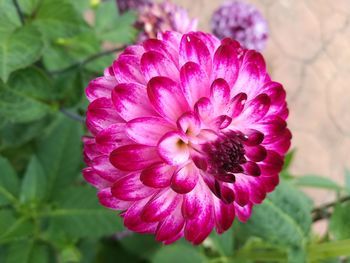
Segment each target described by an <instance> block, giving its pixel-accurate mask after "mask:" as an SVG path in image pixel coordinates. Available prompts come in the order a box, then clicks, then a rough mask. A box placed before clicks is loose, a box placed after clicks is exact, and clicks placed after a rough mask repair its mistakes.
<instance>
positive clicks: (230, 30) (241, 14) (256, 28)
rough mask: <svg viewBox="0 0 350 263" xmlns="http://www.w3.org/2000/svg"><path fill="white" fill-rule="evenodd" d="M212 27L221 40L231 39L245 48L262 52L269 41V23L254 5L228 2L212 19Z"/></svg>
mask: <svg viewBox="0 0 350 263" xmlns="http://www.w3.org/2000/svg"><path fill="white" fill-rule="evenodd" d="M211 27H212V31H213V33H214V35H215V36H217V37H219V38H225V37H231V38H233V39H235V40H237V41H238V42H240V43H241V44H242V45H243V46H244V47H245V48H248V49H255V50H258V51H262V50H263V49H264V48H265V45H266V41H267V39H268V34H269V29H268V25H267V21H266V20H265V18H264V16H263V15H262V14H261V13H260V11H259V10H258V9H257V8H256V7H255V6H253V5H251V4H248V3H245V2H242V1H228V2H226V3H224V4H223V5H222V6H220V8H218V9H217V10H216V11H215V12H214V13H213V16H212V18H211Z"/></svg>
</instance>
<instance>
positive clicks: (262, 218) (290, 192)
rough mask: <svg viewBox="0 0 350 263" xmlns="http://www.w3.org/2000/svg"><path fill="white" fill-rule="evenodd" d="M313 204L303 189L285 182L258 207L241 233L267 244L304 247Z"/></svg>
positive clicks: (240, 227)
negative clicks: (300, 189) (299, 189)
mask: <svg viewBox="0 0 350 263" xmlns="http://www.w3.org/2000/svg"><path fill="white" fill-rule="evenodd" d="M311 210H312V204H311V201H310V199H308V198H307V197H306V196H305V195H304V194H303V193H302V192H300V191H298V190H297V189H295V188H294V187H293V186H292V185H291V184H289V183H287V182H283V181H282V182H281V183H280V185H279V186H278V187H277V188H276V190H275V191H274V192H273V193H271V194H270V195H269V197H268V198H267V199H266V200H265V201H264V202H263V204H261V205H259V206H256V207H255V208H254V210H253V213H252V217H251V218H250V219H249V220H248V222H247V223H246V224H240V225H239V227H238V229H237V230H238V232H239V234H238V236H240V237H244V239H247V238H249V237H251V236H256V237H259V238H261V239H263V240H264V241H265V242H266V243H270V244H275V245H279V246H284V247H294V248H297V249H301V250H303V249H304V248H305V247H304V246H305V244H306V242H307V241H308V239H309V233H310V227H311V223H312V220H311Z"/></svg>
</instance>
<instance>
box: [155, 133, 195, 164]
mask: <svg viewBox="0 0 350 263" xmlns="http://www.w3.org/2000/svg"><path fill="white" fill-rule="evenodd" d="M158 153H159V155H160V156H161V157H162V158H163V160H164V161H165V162H167V163H168V164H172V165H178V164H182V163H184V162H186V161H187V160H188V158H189V156H190V151H189V149H188V146H187V138H185V137H184V136H183V135H182V134H180V133H178V132H168V133H167V134H165V135H164V136H163V137H162V138H161V139H160V141H159V144H158Z"/></svg>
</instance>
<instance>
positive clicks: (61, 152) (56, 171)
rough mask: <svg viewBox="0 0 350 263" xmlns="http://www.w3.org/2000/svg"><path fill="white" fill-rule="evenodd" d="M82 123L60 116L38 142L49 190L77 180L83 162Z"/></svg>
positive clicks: (39, 156)
mask: <svg viewBox="0 0 350 263" xmlns="http://www.w3.org/2000/svg"><path fill="white" fill-rule="evenodd" d="M81 136H82V125H81V124H80V123H78V122H77V121H74V120H71V119H68V118H67V117H65V116H61V115H60V116H59V117H58V118H57V123H56V124H55V125H53V127H52V129H51V130H50V131H49V132H48V134H47V135H46V136H44V137H43V138H42V139H41V140H40V141H39V142H38V149H37V154H38V158H39V160H40V162H41V164H42V166H43V168H44V171H45V174H46V176H47V180H48V192H49V193H53V195H55V194H56V193H54V192H52V191H53V190H54V189H56V190H57V189H61V188H62V187H63V186H65V185H67V184H68V183H70V182H71V181H73V180H75V178H76V176H77V174H78V172H79V167H80V164H81V158H82V156H81Z"/></svg>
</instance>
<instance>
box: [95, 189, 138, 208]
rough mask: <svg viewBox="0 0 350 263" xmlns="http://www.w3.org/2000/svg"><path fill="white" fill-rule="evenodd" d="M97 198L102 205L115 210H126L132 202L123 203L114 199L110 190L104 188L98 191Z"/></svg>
mask: <svg viewBox="0 0 350 263" xmlns="http://www.w3.org/2000/svg"><path fill="white" fill-rule="evenodd" d="M97 196H98V199H99V201H100V203H101V204H102V205H104V206H106V207H108V208H111V209H115V210H124V209H127V208H128V207H129V206H130V205H131V204H132V202H129V201H123V200H119V199H117V198H115V197H114V196H113V195H112V192H111V188H105V189H102V190H100V191H99V192H98V194H97Z"/></svg>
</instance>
